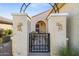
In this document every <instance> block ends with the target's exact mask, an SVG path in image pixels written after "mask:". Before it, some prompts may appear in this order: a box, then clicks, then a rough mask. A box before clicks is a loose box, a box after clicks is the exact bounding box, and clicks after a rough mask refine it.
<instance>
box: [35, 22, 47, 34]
mask: <svg viewBox="0 0 79 59" xmlns="http://www.w3.org/2000/svg"><path fill="white" fill-rule="evenodd" d="M35 30H36V32H38V33H46V24H45V22H44V21H38V22H37V23H36V28H35Z"/></svg>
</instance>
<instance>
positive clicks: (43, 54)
mask: <svg viewBox="0 0 79 59" xmlns="http://www.w3.org/2000/svg"><path fill="white" fill-rule="evenodd" d="M29 56H50V53H29Z"/></svg>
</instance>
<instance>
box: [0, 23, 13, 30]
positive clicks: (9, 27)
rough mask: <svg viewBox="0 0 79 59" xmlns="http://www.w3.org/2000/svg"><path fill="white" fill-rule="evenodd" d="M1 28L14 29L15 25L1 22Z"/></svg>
mask: <svg viewBox="0 0 79 59" xmlns="http://www.w3.org/2000/svg"><path fill="white" fill-rule="evenodd" d="M0 28H1V29H4V30H6V29H12V28H13V27H12V25H9V24H0Z"/></svg>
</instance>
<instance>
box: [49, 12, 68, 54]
mask: <svg viewBox="0 0 79 59" xmlns="http://www.w3.org/2000/svg"><path fill="white" fill-rule="evenodd" d="M67 15H68V14H67V13H55V14H50V16H49V17H48V32H49V33H50V55H58V52H59V49H60V48H62V47H66V40H67V39H66V19H67Z"/></svg>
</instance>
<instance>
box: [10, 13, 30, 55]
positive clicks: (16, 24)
mask: <svg viewBox="0 0 79 59" xmlns="http://www.w3.org/2000/svg"><path fill="white" fill-rule="evenodd" d="M12 16H13V39H12V53H13V55H14V56H15V55H17V56H25V55H28V48H29V45H28V41H29V36H28V35H29V32H30V30H31V28H30V25H31V24H30V18H29V17H28V15H27V14H22V13H19V14H12Z"/></svg>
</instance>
